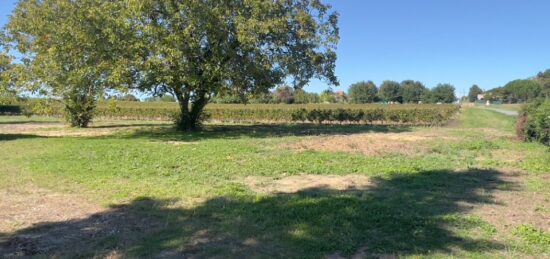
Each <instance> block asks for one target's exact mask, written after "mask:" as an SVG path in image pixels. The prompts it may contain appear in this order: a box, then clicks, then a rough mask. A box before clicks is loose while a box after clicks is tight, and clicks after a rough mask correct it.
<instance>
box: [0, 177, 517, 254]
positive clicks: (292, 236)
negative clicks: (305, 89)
mask: <svg viewBox="0 0 550 259" xmlns="http://www.w3.org/2000/svg"><path fill="white" fill-rule="evenodd" d="M499 175H500V173H499V172H497V171H488V170H469V171H464V172H452V171H427V172H422V173H417V174H400V175H396V176H393V177H389V178H376V179H373V186H372V187H370V188H367V189H353V188H350V189H348V190H334V189H330V188H328V187H327V186H324V187H323V186H319V187H317V188H313V189H308V190H302V191H300V192H298V193H290V194H288V193H287V194H284V193H279V194H271V195H259V196H257V195H254V194H252V193H251V192H250V190H248V189H247V188H246V187H245V186H244V185H240V184H233V185H229V186H226V187H225V188H227V193H230V194H228V195H226V196H222V197H217V198H213V199H210V200H208V201H206V202H204V203H203V204H202V205H200V206H197V207H194V208H190V209H182V208H178V207H175V206H172V205H173V202H174V201H171V200H156V199H152V198H141V199H137V200H134V201H133V202H131V203H129V204H125V205H118V206H113V207H111V208H110V209H108V210H106V211H105V212H102V213H98V214H95V215H92V216H90V217H87V218H84V219H75V220H70V221H65V222H44V223H39V224H36V225H34V226H32V227H29V228H26V229H21V230H18V231H16V232H15V233H3V234H0V249H2V250H0V256H53V257H92V256H107V255H120V256H122V257H173V258H187V257H193V258H204V257H217V258H244V257H246V258H257V257H291V258H319V257H323V256H326V255H335V254H338V255H342V256H351V255H354V254H357V253H358V251H359V252H360V254H361V255H363V256H371V257H372V256H373V257H378V256H381V255H397V256H406V255H420V256H422V255H428V254H431V253H435V252H440V253H446V254H451V253H455V252H456V250H460V251H463V252H480V253H483V252H489V253H490V252H492V251H499V250H500V251H502V250H504V246H503V245H502V244H499V243H497V242H495V241H493V240H492V238H491V232H490V231H489V233H485V234H484V232H483V229H487V228H486V227H485V226H486V225H487V223H484V222H483V221H482V220H480V219H478V218H475V217H472V216H466V215H465V213H466V212H468V210H469V209H470V208H471V206H474V205H479V204H485V203H492V202H493V201H492V200H493V198H492V196H491V191H493V190H496V189H510V188H514V187H513V185H511V183H507V182H505V181H504V180H502V179H501V178H500V176H499ZM461 233H470V234H468V235H466V236H464V234H461ZM471 233H478V234H471ZM479 233H481V234H479ZM493 234H494V233H493Z"/></svg>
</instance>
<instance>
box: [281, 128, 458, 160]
mask: <svg viewBox="0 0 550 259" xmlns="http://www.w3.org/2000/svg"><path fill="white" fill-rule="evenodd" d="M441 139H446V140H449V141H452V140H455V139H457V138H456V137H451V136H447V135H446V134H441V132H438V131H419V132H404V133H366V134H354V135H340V136H326V137H317V138H310V139H307V140H304V141H301V142H298V143H295V144H290V145H287V147H289V148H291V149H295V150H298V151H306V150H315V151H332V152H350V153H361V154H364V155H368V156H377V155H384V154H404V155H419V154H423V153H425V152H426V150H427V149H428V148H429V145H427V143H426V142H428V141H432V140H441Z"/></svg>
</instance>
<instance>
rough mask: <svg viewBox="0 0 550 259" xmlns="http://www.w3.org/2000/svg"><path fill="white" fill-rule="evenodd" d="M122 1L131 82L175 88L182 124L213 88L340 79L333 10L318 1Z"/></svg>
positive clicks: (259, 89) (261, 88)
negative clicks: (127, 28)
mask: <svg viewBox="0 0 550 259" xmlns="http://www.w3.org/2000/svg"><path fill="white" fill-rule="evenodd" d="M127 3H128V8H127V10H128V12H126V13H125V16H123V17H121V18H120V19H121V21H128V22H129V23H130V25H131V27H132V32H134V34H133V35H131V37H130V40H129V41H130V42H131V44H126V45H125V50H126V52H125V53H126V54H127V56H129V57H133V58H131V59H130V63H131V64H132V65H131V67H135V68H136V69H137V70H138V71H139V73H136V77H135V78H134V80H136V81H137V83H138V85H139V86H140V89H142V90H153V91H155V92H161V93H168V92H169V93H172V94H174V96H175V97H176V99H177V100H178V102H179V103H180V104H181V105H180V115H181V116H182V118H181V120H180V121H182V123H183V122H185V123H183V124H182V125H188V126H187V127H188V128H186V129H192V128H193V127H194V124H195V123H196V121H197V120H198V118H199V116H200V113H201V112H202V110H203V109H204V107H205V105H206V104H207V103H208V102H209V101H210V99H211V98H212V97H213V96H216V95H217V94H218V93H223V92H235V93H238V95H243V96H246V95H257V94H260V93H266V92H267V91H268V90H269V89H271V88H272V87H273V86H275V85H279V84H282V83H284V82H287V79H291V80H288V82H292V83H293V84H294V85H293V86H294V87H295V88H302V87H303V86H304V85H306V84H307V83H308V82H309V81H310V79H311V78H312V77H317V78H321V79H326V80H327V81H328V82H329V83H330V84H333V85H337V84H338V81H337V79H336V76H335V75H334V67H335V61H336V52H335V48H336V43H337V42H338V38H339V36H338V27H337V20H338V16H337V14H336V13H332V12H331V11H330V7H329V6H328V5H324V4H322V3H321V2H320V1H317V0H297V1H275V2H273V1H262V0H252V1H244V0H237V1H179V2H177V3H171V2H168V1H164V0H151V1H145V2H143V1H130V2H127ZM144 46H145V47H144ZM286 101H288V100H285V102H286Z"/></svg>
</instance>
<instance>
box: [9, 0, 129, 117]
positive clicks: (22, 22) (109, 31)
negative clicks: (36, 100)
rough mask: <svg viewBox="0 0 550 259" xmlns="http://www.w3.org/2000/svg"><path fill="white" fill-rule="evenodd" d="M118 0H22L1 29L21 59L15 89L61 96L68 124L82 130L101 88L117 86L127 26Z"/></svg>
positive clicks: (121, 81) (121, 83) (121, 66)
mask: <svg viewBox="0 0 550 259" xmlns="http://www.w3.org/2000/svg"><path fill="white" fill-rule="evenodd" d="M121 3H122V2H121V1H120V2H119V1H102V0H81V1H70V0H43V1H33V0H21V1H19V2H18V4H17V6H16V8H15V10H14V11H13V13H12V15H11V16H10V19H9V22H8V24H7V25H6V27H5V31H6V41H7V44H8V45H9V46H10V47H11V48H14V49H15V50H16V51H18V52H19V53H20V54H21V55H22V58H21V61H22V62H21V64H22V68H23V69H20V70H19V73H18V77H19V78H20V80H18V83H20V84H19V87H21V88H22V89H25V90H27V91H41V92H42V93H47V94H48V95H51V96H59V97H63V99H64V101H65V106H66V109H67V111H68V112H69V114H70V122H71V124H72V125H73V126H78V127H85V126H86V125H87V124H88V122H89V121H90V119H91V112H90V111H91V110H93V107H94V105H95V99H96V98H97V97H98V95H99V94H100V93H101V92H102V90H103V89H105V88H109V87H113V86H122V85H123V80H122V77H121V76H120V75H121V74H123V73H122V71H121V69H125V68H127V66H126V64H124V59H122V58H121V57H122V56H120V55H119V54H120V53H123V52H121V51H120V50H121V47H122V46H124V45H125V44H124V41H123V39H125V38H127V37H126V36H128V34H127V32H129V30H128V28H129V27H128V26H127V23H126V22H125V21H124V20H123V19H121V17H122V11H123V8H122V6H121Z"/></svg>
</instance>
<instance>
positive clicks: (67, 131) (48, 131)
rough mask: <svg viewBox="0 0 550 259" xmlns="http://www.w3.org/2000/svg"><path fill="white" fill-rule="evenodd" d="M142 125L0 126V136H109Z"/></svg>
mask: <svg viewBox="0 0 550 259" xmlns="http://www.w3.org/2000/svg"><path fill="white" fill-rule="evenodd" d="M142 127H143V125H137V124H136V125H120V126H117V125H112V126H108V127H102V126H100V127H90V128H82V129H77V128H70V127H69V126H67V125H65V124H63V123H59V122H47V123H36V122H30V123H14V124H0V134H27V135H35V136H43V137H96V136H109V135H113V134H116V133H120V132H127V131H130V130H136V129H140V128H142Z"/></svg>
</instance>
